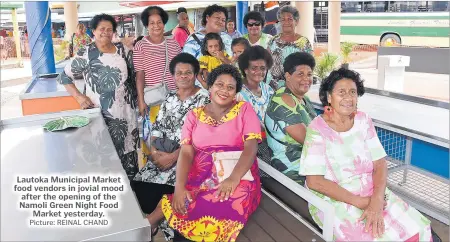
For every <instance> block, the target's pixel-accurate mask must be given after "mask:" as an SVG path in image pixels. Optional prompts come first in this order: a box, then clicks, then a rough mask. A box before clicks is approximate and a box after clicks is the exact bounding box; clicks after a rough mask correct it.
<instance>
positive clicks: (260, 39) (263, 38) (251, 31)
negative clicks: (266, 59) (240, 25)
mask: <svg viewBox="0 0 450 242" xmlns="http://www.w3.org/2000/svg"><path fill="white" fill-rule="evenodd" d="M264 24H265V21H264V18H263V17H262V15H261V13H260V12H256V11H251V12H248V13H247V14H246V15H245V16H244V26H245V27H246V28H247V30H248V34H244V35H243V36H242V37H244V38H246V39H247V40H248V41H249V42H250V45H252V46H253V45H260V46H262V47H263V48H264V49H267V45H268V44H269V41H270V40H271V39H272V35H270V34H265V33H263V32H262V29H263V28H264Z"/></svg>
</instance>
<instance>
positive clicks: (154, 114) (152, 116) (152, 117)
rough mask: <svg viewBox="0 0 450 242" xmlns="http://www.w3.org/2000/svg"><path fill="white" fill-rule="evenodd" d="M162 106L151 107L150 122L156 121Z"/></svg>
mask: <svg viewBox="0 0 450 242" xmlns="http://www.w3.org/2000/svg"><path fill="white" fill-rule="evenodd" d="M160 107H161V106H160V105H158V106H153V107H150V112H149V115H148V116H149V117H150V122H151V123H152V124H154V123H155V122H156V117H157V116H158V113H159V109H160Z"/></svg>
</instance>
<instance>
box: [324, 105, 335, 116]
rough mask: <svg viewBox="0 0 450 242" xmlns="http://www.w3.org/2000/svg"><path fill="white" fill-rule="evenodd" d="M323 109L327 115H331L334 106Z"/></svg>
mask: <svg viewBox="0 0 450 242" xmlns="http://www.w3.org/2000/svg"><path fill="white" fill-rule="evenodd" d="M323 111H324V113H325V114H326V115H328V116H330V115H331V114H332V113H333V108H332V107H331V106H325V109H324V110H323Z"/></svg>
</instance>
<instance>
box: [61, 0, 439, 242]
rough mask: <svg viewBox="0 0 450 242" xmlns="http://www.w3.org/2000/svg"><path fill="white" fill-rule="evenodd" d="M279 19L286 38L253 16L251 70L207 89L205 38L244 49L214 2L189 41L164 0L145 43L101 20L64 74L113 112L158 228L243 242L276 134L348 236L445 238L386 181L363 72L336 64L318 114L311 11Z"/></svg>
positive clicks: (276, 160) (133, 177) (83, 100)
mask: <svg viewBox="0 0 450 242" xmlns="http://www.w3.org/2000/svg"><path fill="white" fill-rule="evenodd" d="M278 19H279V21H280V23H281V27H282V32H281V33H280V34H278V35H276V36H274V37H272V36H267V35H265V34H263V33H262V31H261V29H262V27H263V26H264V19H263V18H262V16H261V15H260V14H259V13H256V12H250V13H248V15H247V16H246V17H245V18H244V24H245V25H246V27H247V28H248V30H249V34H248V35H246V36H244V38H247V39H248V40H249V42H250V44H251V45H252V46H251V47H250V48H248V49H247V50H245V51H244V52H243V53H242V54H241V55H240V56H239V59H238V66H239V69H238V68H236V67H235V66H233V65H228V64H223V65H220V66H219V67H217V68H215V69H214V70H212V71H211V72H210V73H209V74H208V75H207V78H206V85H207V89H205V88H202V87H200V86H198V85H197V84H196V77H197V75H198V73H199V71H200V64H199V62H198V60H197V58H198V57H199V56H201V45H200V42H201V41H202V40H203V38H205V35H206V34H208V33H216V34H219V35H220V36H221V38H222V41H223V43H224V45H225V50H226V51H227V52H228V54H229V55H230V56H231V54H232V53H231V48H230V47H231V37H230V35H228V34H227V33H225V32H223V30H224V28H225V23H226V21H227V11H226V9H225V8H223V7H221V6H218V5H211V6H208V7H207V8H206V10H205V11H204V13H203V18H202V24H203V28H202V29H201V30H199V31H197V32H195V33H194V34H192V35H191V36H189V38H188V39H187V40H186V43H185V45H184V47H183V49H181V48H180V46H179V44H178V43H177V42H176V41H175V40H173V39H171V38H165V37H164V25H165V24H166V23H167V21H168V14H167V13H166V12H165V11H164V10H163V9H162V8H160V7H156V6H152V7H149V8H147V9H146V10H145V11H144V12H143V13H142V22H143V24H144V25H145V26H146V27H147V29H148V32H149V36H145V37H144V38H142V40H140V41H138V42H137V43H136V44H135V46H134V50H129V49H128V48H127V47H126V46H124V45H122V44H120V43H115V44H114V43H113V42H112V38H113V34H114V33H115V31H116V28H117V23H116V22H115V20H114V18H113V17H112V16H109V15H106V14H101V15H97V16H95V17H94V18H93V19H92V21H91V29H92V30H93V34H94V36H95V40H94V42H92V43H91V44H88V45H86V46H84V47H80V48H79V50H78V52H77V53H76V55H75V57H74V58H73V59H72V60H71V62H70V64H68V65H67V66H66V67H65V69H64V71H63V72H62V73H61V74H60V76H59V78H58V80H59V82H60V83H61V84H63V85H64V86H65V87H66V89H67V91H68V92H69V93H70V94H71V95H72V96H74V97H75V99H76V100H77V101H78V103H79V104H80V106H81V107H82V108H92V107H99V108H100V109H101V112H102V115H103V117H104V120H105V123H106V125H107V127H108V131H109V133H110V134H111V138H112V140H113V143H114V145H115V148H116V150H117V154H118V156H119V157H120V159H121V161H122V165H123V168H124V170H125V171H126V173H127V175H128V177H129V179H130V183H131V186H132V188H133V190H134V191H135V193H136V197H137V199H138V201H139V204H140V206H141V209H142V211H143V212H144V213H145V214H147V218H148V220H149V222H150V224H151V225H152V235H154V234H155V233H156V232H157V231H158V229H159V228H160V229H161V230H162V231H163V232H164V235H165V237H166V239H175V240H177V239H183V240H191V241H234V240H236V238H237V237H238V235H239V233H240V231H241V230H242V229H243V228H244V226H245V224H246V222H247V221H248V219H249V217H250V216H251V214H252V213H253V212H254V211H255V210H256V209H257V207H258V205H259V201H260V198H261V183H260V177H259V169H258V162H257V153H258V145H259V144H260V143H261V142H263V141H264V140H265V138H264V136H266V137H267V140H266V141H264V142H267V145H268V146H269V148H270V150H271V160H270V161H265V162H268V163H270V164H271V165H272V166H274V167H275V168H276V169H278V170H279V171H280V172H282V173H284V174H285V175H286V176H288V177H289V178H291V179H293V180H295V181H297V182H298V183H299V184H301V185H303V186H306V187H307V188H308V189H310V190H311V191H312V192H313V193H315V194H317V195H318V196H319V197H321V198H322V199H324V200H326V201H328V202H330V203H331V204H332V205H333V206H334V207H335V211H336V217H335V220H334V222H335V224H334V237H335V240H336V241H344V240H345V241H348V240H355V241H363V240H364V241H368V240H373V241H381V240H382V241H419V240H420V241H431V228H430V221H429V220H428V219H426V218H425V217H424V216H423V215H421V214H420V213H419V212H418V211H417V210H415V209H414V208H412V207H410V206H409V205H408V204H406V203H405V202H404V201H402V200H401V199H400V198H399V197H398V196H396V195H395V194H393V193H392V192H391V191H390V190H389V189H388V188H386V174H387V168H386V160H385V157H386V153H385V151H384V149H383V147H382V146H381V144H380V141H379V139H378V137H377V134H376V131H375V128H374V126H373V123H372V121H371V119H370V117H368V116H367V115H366V114H365V113H364V112H361V111H358V110H357V101H358V97H360V96H362V95H363V94H364V86H363V82H362V80H361V78H360V76H359V74H358V73H356V72H354V71H351V70H347V69H342V68H341V69H339V70H335V71H333V72H331V73H330V75H329V76H328V77H327V78H326V79H324V80H323V82H322V83H321V86H320V100H321V102H322V104H323V105H324V106H325V113H324V114H322V115H317V113H316V111H315V110H314V108H313V107H312V105H311V102H310V100H309V98H308V97H307V92H308V90H309V89H310V87H311V85H312V73H313V71H314V67H315V61H314V57H312V56H311V54H310V52H311V51H312V47H311V44H310V43H309V41H308V40H307V39H306V38H305V37H303V36H300V35H298V34H296V33H295V27H296V25H297V24H298V23H299V19H300V16H299V14H298V11H297V10H296V9H295V8H293V7H291V6H285V7H283V8H281V9H280V11H279V13H278ZM258 36H259V37H258ZM180 52H183V53H180ZM77 78H83V79H84V81H85V84H86V93H81V92H80V91H79V90H78V89H77V88H76V87H75V85H74V84H73V81H74V79H77ZM161 93H164V94H165V95H164V97H163V98H158V97H157V96H158V95H160V94H161ZM156 94H158V95H156ZM148 100H151V102H149V101H148ZM149 114H150V116H151V115H152V114H157V115H154V116H155V119H154V120H153V125H152V131H151V134H150V139H151V148H150V149H151V154H150V157H149V160H148V162H147V163H146V164H145V166H144V167H143V168H142V169H139V168H138V165H137V164H138V162H137V151H136V149H137V144H138V140H139V139H138V133H139V132H138V127H137V116H138V115H142V116H145V115H149ZM264 134H265V135H264ZM310 212H311V215H312V216H313V219H314V221H315V222H316V223H317V224H318V225H319V226H321V224H322V222H323V217H324V215H323V214H322V213H321V212H320V211H319V210H318V209H317V208H315V207H314V206H310Z"/></svg>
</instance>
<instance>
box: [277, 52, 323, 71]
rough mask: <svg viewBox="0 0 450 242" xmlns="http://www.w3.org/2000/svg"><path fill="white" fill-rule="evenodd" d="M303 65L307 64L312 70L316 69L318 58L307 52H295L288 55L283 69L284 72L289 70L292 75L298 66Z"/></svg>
mask: <svg viewBox="0 0 450 242" xmlns="http://www.w3.org/2000/svg"><path fill="white" fill-rule="evenodd" d="M301 65H307V66H309V67H311V70H314V67H316V60H315V59H314V56H312V55H311V54H309V53H307V52H294V53H292V54H290V55H288V56H287V57H286V59H285V60H284V63H283V70H284V72H285V73H286V72H289V74H291V75H292V73H294V72H295V69H297V66H301Z"/></svg>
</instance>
